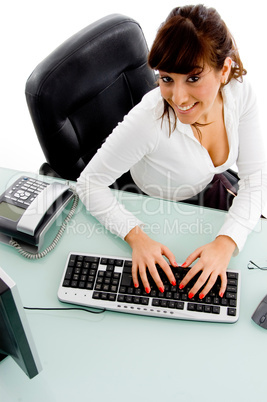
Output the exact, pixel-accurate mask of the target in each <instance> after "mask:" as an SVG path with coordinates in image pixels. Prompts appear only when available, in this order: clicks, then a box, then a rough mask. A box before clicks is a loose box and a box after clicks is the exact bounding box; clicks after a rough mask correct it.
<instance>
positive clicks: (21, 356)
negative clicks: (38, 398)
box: [0, 268, 42, 378]
mask: <svg viewBox="0 0 267 402" xmlns="http://www.w3.org/2000/svg"><path fill="white" fill-rule="evenodd" d="M7 356H11V357H12V358H13V359H14V360H15V362H16V363H17V364H18V365H19V366H20V367H21V368H22V370H23V371H24V372H25V373H26V374H27V375H28V377H29V378H33V377H35V376H36V375H37V374H38V373H39V372H40V371H41V369H42V368H41V364H40V360H39V357H38V354H37V351H36V348H35V345H34V341H33V338H32V335H31V331H30V327H29V324H28V321H27V317H26V314H25V312H24V310H23V306H22V302H21V299H20V295H19V292H18V289H17V286H16V284H15V282H14V281H13V280H12V279H11V278H10V277H9V276H8V275H7V274H6V272H5V271H4V270H3V269H2V268H0V361H1V363H0V364H4V362H2V360H4V359H5V358H6V357H7Z"/></svg>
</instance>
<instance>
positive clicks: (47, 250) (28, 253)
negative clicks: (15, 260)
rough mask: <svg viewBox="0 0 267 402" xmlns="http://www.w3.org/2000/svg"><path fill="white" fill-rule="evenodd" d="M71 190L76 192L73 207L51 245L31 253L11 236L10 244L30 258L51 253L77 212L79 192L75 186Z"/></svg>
mask: <svg viewBox="0 0 267 402" xmlns="http://www.w3.org/2000/svg"><path fill="white" fill-rule="evenodd" d="M71 190H72V191H73V194H74V199H73V203H72V206H71V209H70V211H69V213H68V215H67V216H66V218H65V219H64V221H63V223H62V225H61V227H60V229H59V231H58V232H57V234H56V236H55V238H54V240H53V241H52V243H51V244H50V246H48V247H47V248H46V249H44V250H43V251H41V252H40V253H31V252H29V251H25V250H24V249H23V248H22V247H21V245H20V244H19V243H18V242H17V241H16V240H14V239H12V238H11V239H10V241H9V244H10V245H11V246H12V247H14V248H15V249H16V250H17V251H18V253H19V254H21V255H22V256H23V257H25V258H28V259H30V260H38V259H40V258H43V257H45V256H46V255H47V254H48V253H50V252H51V251H52V250H54V248H55V247H56V245H57V244H58V242H59V240H60V239H61V237H62V235H63V233H64V231H65V229H66V227H67V225H68V223H69V221H70V220H71V218H72V217H73V215H74V212H75V210H76V208H77V205H78V202H79V196H78V194H77V193H76V192H75V191H74V189H73V188H71Z"/></svg>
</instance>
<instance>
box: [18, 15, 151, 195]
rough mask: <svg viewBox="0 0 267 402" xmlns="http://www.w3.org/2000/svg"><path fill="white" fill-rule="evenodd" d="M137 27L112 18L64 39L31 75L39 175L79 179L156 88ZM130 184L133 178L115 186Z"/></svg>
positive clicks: (28, 89)
mask: <svg viewBox="0 0 267 402" xmlns="http://www.w3.org/2000/svg"><path fill="white" fill-rule="evenodd" d="M147 54H148V47H147V43H146V40H145V38H144V35H143V32H142V29H141V27H140V26H139V24H138V23H137V22H136V21H134V20H132V19H131V18H128V17H125V16H122V15H119V14H112V15H109V16H107V17H104V18H102V19H100V20H99V21H97V22H95V23H93V24H91V25H89V26H88V27H86V28H84V29H83V30H81V31H80V32H78V33H76V34H75V35H74V36H72V37H71V38H69V39H68V40H66V41H65V42H64V43H63V44H62V45H61V46H59V47H58V48H57V49H56V50H54V51H53V52H52V53H51V54H50V55H49V56H48V57H46V59H44V60H43V61H42V62H41V63H40V64H39V65H38V66H37V67H36V68H35V70H34V71H33V73H32V74H31V76H30V77H29V79H28V80H27V83H26V91H25V92H26V100H27V104H28V107H29V111H30V114H31V117H32V121H33V124H34V127H35V130H36V133H37V136H38V139H39V142H40V144H41V147H42V150H43V152H44V155H45V157H46V160H47V163H44V164H43V165H42V166H41V168H40V173H41V174H48V175H51V176H57V177H62V178H65V179H70V180H76V179H77V178H78V177H79V175H80V173H81V171H82V170H83V169H84V168H85V166H86V165H87V163H88V162H89V161H90V159H91V158H92V157H93V155H94V154H95V153H96V151H97V149H98V148H99V147H100V146H101V144H102V143H103V141H104V140H105V138H106V137H107V136H108V135H109V134H110V133H111V132H112V130H113V128H114V127H115V126H116V125H117V124H118V122H120V121H122V119H123V117H124V116H125V115H126V114H127V113H128V112H129V111H130V109H131V108H132V107H133V106H134V105H136V104H137V103H138V102H140V100H141V98H142V97H143V95H144V94H145V93H147V92H148V91H150V90H151V89H153V88H154V87H155V85H156V78H155V74H154V72H153V71H152V70H151V69H149V67H148V65H147ZM129 183H132V180H131V177H130V174H129V173H128V174H126V175H123V176H122V178H120V180H118V182H117V183H116V187H117V188H123V187H125V185H126V186H127V184H129Z"/></svg>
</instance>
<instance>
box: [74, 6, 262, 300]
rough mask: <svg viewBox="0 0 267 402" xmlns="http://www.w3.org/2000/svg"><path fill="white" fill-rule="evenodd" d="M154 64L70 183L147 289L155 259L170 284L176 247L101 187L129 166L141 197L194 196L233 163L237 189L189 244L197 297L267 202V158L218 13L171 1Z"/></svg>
mask: <svg viewBox="0 0 267 402" xmlns="http://www.w3.org/2000/svg"><path fill="white" fill-rule="evenodd" d="M148 61H149V65H150V67H151V68H153V69H155V70H158V71H159V87H158V88H156V89H155V90H152V91H151V92H150V93H148V94H147V95H145V97H144V98H143V100H142V101H141V102H140V104H139V105H137V106H136V107H135V108H134V109H132V111H131V112H130V113H129V114H128V116H126V117H125V119H124V121H123V122H122V123H121V124H119V125H118V127H117V128H116V129H115V130H114V131H113V133H112V134H111V135H110V136H109V138H108V139H107V141H106V142H105V144H104V145H103V147H102V148H101V149H100V150H99V151H98V152H97V154H96V155H95V157H94V158H93V159H92V160H91V161H90V163H89V164H88V166H87V167H86V168H85V170H84V171H83V172H82V174H81V176H80V178H79V180H78V184H77V191H78V193H79V195H80V198H81V200H82V202H83V203H84V204H85V206H86V207H87V208H88V210H89V211H90V212H91V214H92V215H94V216H95V217H96V218H97V219H98V220H99V221H100V222H101V223H102V224H104V225H105V226H106V228H108V229H109V230H110V231H111V232H113V233H116V234H117V235H119V236H121V237H122V238H124V239H125V241H126V242H128V244H129V245H130V246H131V248H132V261H133V264H132V276H133V280H134V285H135V286H136V287H138V286H139V281H138V272H139V274H140V278H141V280H142V282H143V285H144V288H145V290H146V292H147V293H149V292H150V284H149V281H148V279H147V270H149V271H150V274H151V275H152V277H153V279H154V281H155V283H156V285H157V286H158V288H159V290H160V291H162V292H163V291H164V285H163V283H162V281H161V278H160V276H159V274H158V271H157V268H156V264H159V265H160V266H161V268H162V269H163V270H164V271H165V273H166V275H167V277H168V279H169V281H170V283H172V284H173V285H175V284H176V282H175V278H174V276H173V273H172V271H171V269H170V267H169V264H168V263H167V261H166V259H165V258H164V257H163V256H165V257H167V259H168V260H169V262H170V264H171V265H172V266H177V263H176V261H175V257H174V255H173V253H172V252H171V251H170V250H169V249H168V248H167V247H166V246H164V245H163V244H160V243H158V242H156V241H154V240H152V239H151V238H150V237H149V236H148V235H147V234H146V233H145V232H144V231H143V229H142V222H140V221H139V220H138V219H137V218H135V217H134V216H133V215H132V214H130V213H129V212H128V211H126V210H125V209H124V207H123V206H122V205H120V204H119V203H118V202H117V200H116V199H115V198H114V197H113V195H112V193H111V192H110V190H109V188H108V186H109V185H110V184H112V183H113V182H114V181H115V180H116V179H117V178H118V177H119V176H121V174H122V173H124V172H126V171H128V170H129V169H130V171H131V174H132V177H133V180H134V181H135V183H136V184H137V185H138V186H139V187H140V189H141V190H142V191H143V192H145V193H147V194H148V195H151V196H154V197H161V198H165V199H170V200H175V201H181V200H187V199H189V198H191V197H194V196H195V195H196V194H198V193H201V192H202V190H203V189H204V188H205V187H206V186H207V185H208V184H209V183H211V182H212V180H213V178H214V175H218V174H222V173H223V172H225V171H226V170H227V169H229V168H230V167H231V166H232V165H233V164H234V163H236V164H237V167H238V175H239V178H240V181H239V190H238V194H237V196H236V197H235V199H234V201H233V204H232V206H231V208H230V209H229V212H228V214H227V218H226V221H225V223H224V224H223V226H222V228H221V230H220V232H219V233H218V235H217V237H216V238H215V239H214V240H213V241H212V242H211V243H209V244H206V245H204V246H202V247H200V248H198V249H197V250H195V251H194V252H193V253H192V254H191V255H190V256H189V257H188V258H187V259H186V260H185V262H184V264H183V265H182V266H183V267H188V266H190V265H191V264H192V263H193V262H195V261H196V260H197V262H196V263H195V264H194V265H193V267H192V268H191V269H190V270H189V272H188V274H187V275H186V276H185V278H184V279H183V280H182V282H181V283H180V284H179V287H180V288H183V287H184V286H186V284H187V283H188V282H189V281H190V280H191V279H192V278H193V277H194V276H195V275H196V274H197V273H198V272H200V271H201V275H200V276H199V278H198V280H197V281H196V283H195V284H194V285H193V287H192V289H191V290H190V292H189V297H190V298H191V297H193V296H194V295H195V294H196V293H197V292H199V291H200V294H199V297H200V298H201V299H202V298H204V297H205V296H206V294H207V293H208V292H209V291H210V289H211V288H212V286H213V285H214V283H215V282H216V280H217V277H218V276H219V277H220V278H221V288H220V292H219V294H220V296H221V297H223V294H224V292H225V290H226V285H227V278H226V269H227V266H228V263H229V261H230V258H231V256H232V255H233V253H234V252H235V253H237V252H238V251H240V250H241V249H242V248H243V246H244V243H245V241H246V238H247V236H248V234H249V233H250V231H251V230H252V229H253V227H254V226H255V224H256V223H257V221H258V219H259V217H260V215H261V211H262V205H264V203H265V202H266V198H267V196H266V194H267V185H266V183H267V180H266V178H267V169H266V157H265V154H264V152H263V149H264V147H263V143H262V139H261V135H260V130H259V123H258V117H257V107H256V101H255V96H254V94H253V92H252V90H251V87H250V86H249V84H248V83H247V81H246V80H243V76H244V75H245V74H246V71H245V70H244V69H243V65H242V62H241V60H240V57H239V54H238V51H237V49H236V46H235V43H234V41H233V38H232V37H231V35H230V33H229V31H228V29H227V27H226V25H225V24H224V22H223V21H222V20H221V18H220V16H219V15H218V13H217V12H216V11H215V10H214V9H212V8H205V7H204V6H202V5H198V6H186V7H181V8H176V9H174V10H173V11H172V12H171V14H170V15H169V16H168V18H167V20H166V21H165V23H164V24H163V25H162V26H161V28H160V29H159V31H158V33H157V36H156V39H155V41H154V44H153V46H152V49H151V51H150V54H149V60H148Z"/></svg>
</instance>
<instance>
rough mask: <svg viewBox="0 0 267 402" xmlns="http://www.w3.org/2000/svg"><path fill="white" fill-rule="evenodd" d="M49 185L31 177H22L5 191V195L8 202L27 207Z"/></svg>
mask: <svg viewBox="0 0 267 402" xmlns="http://www.w3.org/2000/svg"><path fill="white" fill-rule="evenodd" d="M48 185H49V183H46V182H43V181H40V180H36V179H32V178H30V177H21V178H20V179H18V180H17V181H16V182H15V183H14V185H13V186H12V188H11V189H9V190H8V191H7V192H6V193H5V195H4V197H5V198H6V200H7V202H9V203H10V202H11V203H12V204H13V205H17V206H18V207H23V208H25V209H26V208H27V207H28V206H29V205H30V204H31V203H32V202H33V201H34V199H35V198H36V197H37V196H38V195H39V194H40V193H41V192H42V191H43V190H44V189H45V188H46V187H47V186H48Z"/></svg>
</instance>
